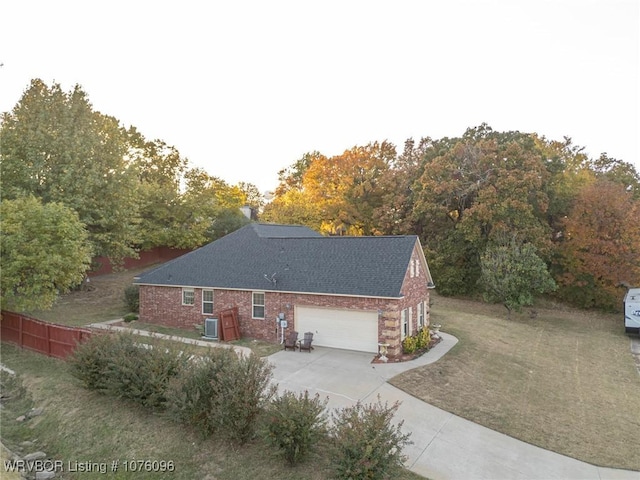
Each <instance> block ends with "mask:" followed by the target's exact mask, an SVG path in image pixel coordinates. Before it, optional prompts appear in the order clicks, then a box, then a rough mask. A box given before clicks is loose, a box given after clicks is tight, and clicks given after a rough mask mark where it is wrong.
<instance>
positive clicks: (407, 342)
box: [402, 336, 418, 353]
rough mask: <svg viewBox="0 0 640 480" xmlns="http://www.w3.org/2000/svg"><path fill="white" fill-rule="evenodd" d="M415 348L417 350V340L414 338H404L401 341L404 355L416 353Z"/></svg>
mask: <svg viewBox="0 0 640 480" xmlns="http://www.w3.org/2000/svg"><path fill="white" fill-rule="evenodd" d="M416 348H418V340H417V339H416V337H413V336H412V337H405V339H404V340H402V351H403V352H404V353H413V352H415V351H416Z"/></svg>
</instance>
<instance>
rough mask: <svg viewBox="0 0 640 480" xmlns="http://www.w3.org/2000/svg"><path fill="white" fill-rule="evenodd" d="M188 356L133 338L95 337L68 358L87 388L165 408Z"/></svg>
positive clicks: (144, 404) (73, 370) (74, 371)
mask: <svg viewBox="0 0 640 480" xmlns="http://www.w3.org/2000/svg"><path fill="white" fill-rule="evenodd" d="M186 361H187V359H186V356H184V355H182V353H181V352H180V351H178V350H177V349H173V348H167V347H164V346H160V345H159V344H158V343H157V342H156V341H153V340H150V345H145V346H143V345H140V344H139V343H137V342H136V338H135V336H134V335H133V334H113V335H112V334H103V335H94V336H92V337H91V339H90V340H88V341H87V342H85V343H83V344H82V345H80V346H78V348H76V350H75V352H74V353H73V355H71V356H70V358H69V365H70V367H71V373H72V374H73V375H74V376H75V377H76V378H78V379H80V380H81V381H82V382H83V384H84V385H85V387H87V388H89V389H92V390H97V391H100V392H102V393H106V394H110V395H114V396H118V397H122V398H128V399H131V400H133V401H135V402H136V403H139V404H140V405H142V406H145V407H151V408H156V409H159V408H162V407H164V405H165V402H166V392H167V388H168V386H169V381H170V380H171V379H172V378H174V377H175V376H177V375H178V374H179V373H180V371H181V370H183V369H184V365H185V362H186Z"/></svg>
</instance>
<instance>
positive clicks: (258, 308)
mask: <svg viewBox="0 0 640 480" xmlns="http://www.w3.org/2000/svg"><path fill="white" fill-rule="evenodd" d="M253 318H264V293H262V292H253Z"/></svg>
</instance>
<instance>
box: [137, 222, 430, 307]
mask: <svg viewBox="0 0 640 480" xmlns="http://www.w3.org/2000/svg"><path fill="white" fill-rule="evenodd" d="M416 242H418V238H417V237H416V236H414V235H410V236H381V237H324V236H322V235H320V234H318V233H317V232H314V231H313V230H310V229H308V228H306V227H299V226H291V225H268V224H250V225H248V226H246V227H243V228H241V229H239V230H236V231H235V232H233V233H231V234H229V235H227V236H225V237H223V238H221V239H219V240H216V241H215V242H212V243H210V244H208V245H205V246H203V247H201V248H199V249H198V250H195V251H193V252H190V253H188V254H186V255H183V256H182V257H179V258H177V259H175V260H172V261H170V262H168V263H166V264H164V265H162V266H160V267H158V268H156V269H154V270H151V271H149V272H145V273H143V274H142V275H140V277H138V278H137V279H136V283H139V284H151V285H173V286H181V285H182V286H191V287H208V288H219V289H241V290H265V291H284V292H301V293H319V294H334V295H352V296H371V297H387V298H397V297H400V296H402V295H401V293H400V292H401V289H402V283H403V281H404V277H405V273H406V271H407V267H408V265H409V262H410V259H411V255H412V253H413V249H414V247H415V245H416Z"/></svg>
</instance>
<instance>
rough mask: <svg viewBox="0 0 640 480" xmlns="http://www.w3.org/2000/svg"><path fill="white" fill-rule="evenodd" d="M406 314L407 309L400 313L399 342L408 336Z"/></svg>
mask: <svg viewBox="0 0 640 480" xmlns="http://www.w3.org/2000/svg"><path fill="white" fill-rule="evenodd" d="M408 313H409V310H408V309H406V308H405V309H404V310H402V311H401V312H400V325H401V327H402V338H401V340H404V339H405V338H406V337H407V335H409V320H408V316H409V315H408Z"/></svg>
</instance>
